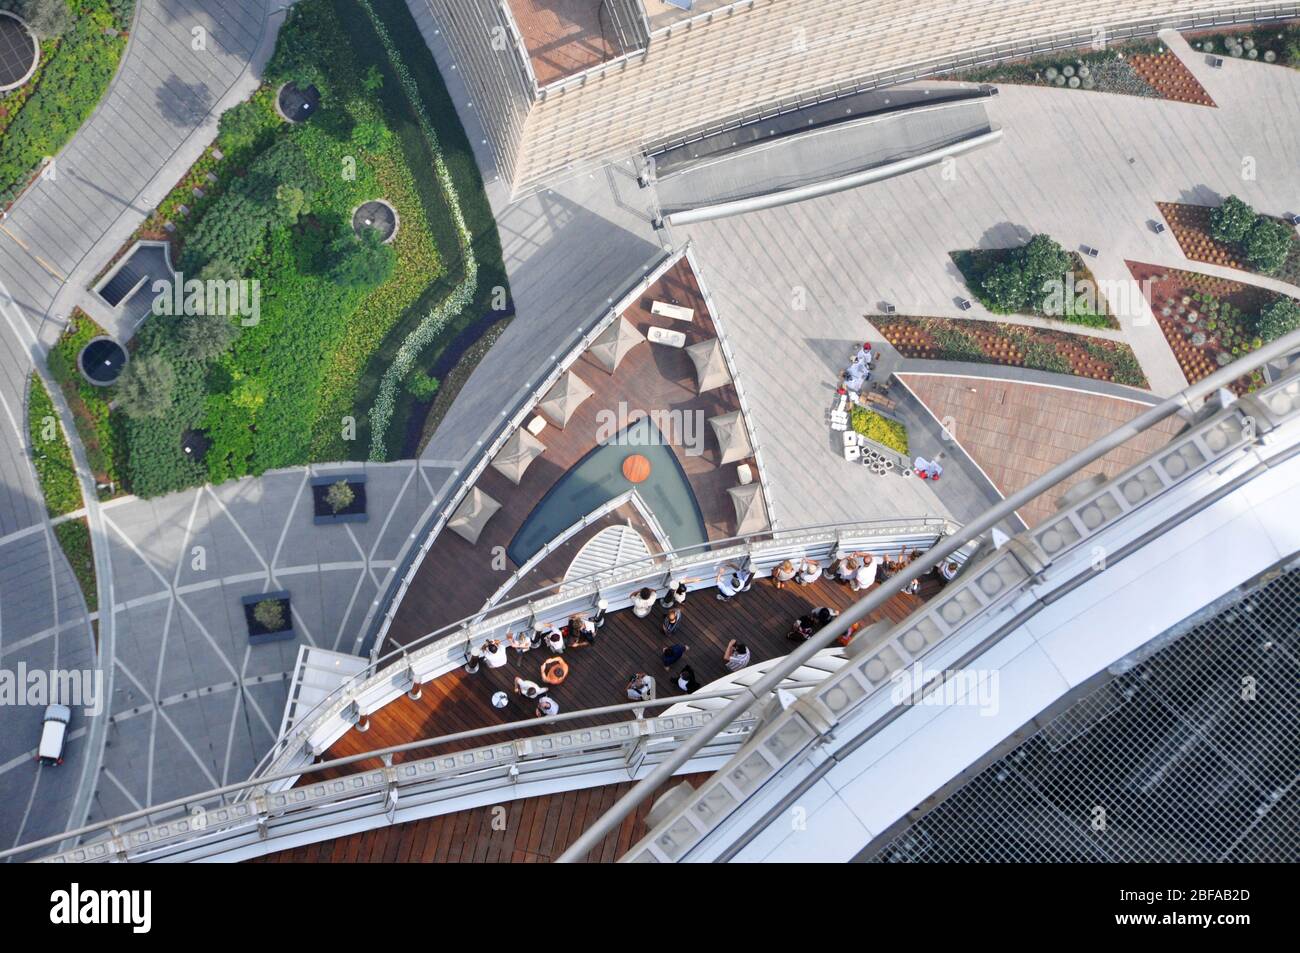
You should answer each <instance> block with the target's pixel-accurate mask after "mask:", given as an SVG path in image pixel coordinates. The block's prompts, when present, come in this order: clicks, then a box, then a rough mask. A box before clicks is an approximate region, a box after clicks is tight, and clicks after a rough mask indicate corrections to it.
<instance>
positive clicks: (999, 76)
mask: <svg viewBox="0 0 1300 953" xmlns="http://www.w3.org/2000/svg"><path fill="white" fill-rule="evenodd" d="M951 78H952V79H956V80H961V81H964V82H969V83H1015V84H1019V85H1025V86H1049V87H1057V88H1060V89H1079V90H1096V91H1098V92H1103V93H1119V94H1121V95H1125V96H1145V97H1148V98H1152V99H1170V100H1175V101H1177V102H1184V103H1196V104H1198V105H1202V106H1213V105H1214V100H1212V99H1211V98H1210V96H1209V94H1208V93H1207V92H1206V91H1205V87H1203V86H1202V85H1201V84H1200V83H1198V82H1197V81H1196V77H1194V76H1193V75H1192V74H1191V71H1189V70H1188V69H1187V67H1186V66H1184V65H1183V63H1182V61H1181V60H1180V59H1179V58H1178V57H1177V56H1175V55H1174V54H1173V53H1171V52H1169V50H1168V49H1167V48H1166V47H1165V45H1164V44H1163V43H1160V42H1158V41H1154V40H1132V41H1128V42H1125V43H1122V44H1115V45H1113V46H1110V47H1108V48H1106V49H1104V50H1075V51H1072V52H1069V53H1057V54H1048V55H1044V56H1035V57H1033V58H1031V59H1025V60H1018V61H1015V62H1010V63H997V64H995V65H993V66H983V67H977V68H975V69H970V70H963V71H961V72H960V73H956V74H953V76H952V77H951Z"/></svg>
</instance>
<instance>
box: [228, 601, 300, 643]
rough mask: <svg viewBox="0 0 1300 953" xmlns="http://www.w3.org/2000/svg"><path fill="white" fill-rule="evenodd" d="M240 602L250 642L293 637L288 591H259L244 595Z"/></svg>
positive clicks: (273, 640) (275, 640) (282, 639)
mask: <svg viewBox="0 0 1300 953" xmlns="http://www.w3.org/2000/svg"><path fill="white" fill-rule="evenodd" d="M240 602H242V603H243V606H244V622H245V623H246V624H247V625H248V641H249V643H250V644H252V645H260V644H262V643H263V642H280V641H284V640H288V639H292V638H293V637H294V633H293V612H292V609H291V606H290V604H289V593H288V592H284V591H281V592H259V593H255V594H254V595H251V596H244V597H243V599H241V600H240Z"/></svg>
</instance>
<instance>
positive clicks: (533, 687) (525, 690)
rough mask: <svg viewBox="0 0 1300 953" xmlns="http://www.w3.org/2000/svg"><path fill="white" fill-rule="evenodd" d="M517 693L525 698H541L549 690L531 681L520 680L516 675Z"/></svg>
mask: <svg viewBox="0 0 1300 953" xmlns="http://www.w3.org/2000/svg"><path fill="white" fill-rule="evenodd" d="M515 691H517V692H518V693H519V694H520V695H523V696H524V697H525V698H541V697H542V696H543V695H545V694H546V691H547V690H546V689H545V688H543V687H542V686H541V685H538V684H537V683H536V682H534V681H532V680H530V679H527V678H520V677H519V676H518V675H516V676H515Z"/></svg>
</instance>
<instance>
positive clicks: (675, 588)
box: [627, 563, 754, 701]
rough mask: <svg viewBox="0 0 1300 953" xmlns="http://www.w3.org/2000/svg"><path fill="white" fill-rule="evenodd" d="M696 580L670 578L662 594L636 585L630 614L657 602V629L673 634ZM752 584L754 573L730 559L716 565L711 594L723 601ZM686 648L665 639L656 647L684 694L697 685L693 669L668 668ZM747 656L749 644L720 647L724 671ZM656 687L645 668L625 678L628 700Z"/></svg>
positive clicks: (645, 612) (651, 694) (643, 612)
mask: <svg viewBox="0 0 1300 953" xmlns="http://www.w3.org/2000/svg"><path fill="white" fill-rule="evenodd" d="M699 581H700V580H699V579H682V578H673V579H671V580H670V581H669V583H668V587H667V590H666V591H665V592H664V594H663V595H662V596H660V595H659V594H658V593H657V592H656V591H655V590H654V589H651V588H650V587H649V586H646V587H643V588H641V589H637V590H636V591H635V592H633V593H632V594H631V596H630V599H631V601H632V614H633V615H635V616H636V617H637V618H638V619H644V618H646V617H647V616H649V615H650V613H651V612H652V611H653V610H654V608H655V606H656V605H657V606H658V607H659V608H660V609H661V610H662V611H663V615H662V617H661V619H660V621H659V628H660V631H661V632H662V633H663V634H664V635H665V636H667V637H669V638H671V637H673V636H676V635H678V634H679V633H680V632H681V630H682V623H683V620H684V618H685V616H684V612H683V610H684V607H685V604H686V597H687V596H688V595H689V594H690V591H691V590H690V584H691V583H692V582H699ZM753 584H754V574H753V573H752V572H749V571H748V570H744V569H741V568H740V567H739V566H736V565H733V564H731V563H725V564H723V565H722V566H719V567H718V571H717V573H716V575H715V579H714V585H715V587H716V589H717V592H716V593H715V595H716V597H717V598H718V599H719V600H720V601H722V602H726V601H727V600H729V599H732V598H734V597H735V596H737V595H738V594H740V593H742V592H748V591H749V589H750V587H751V586H752V585H753ZM689 651H690V646H689V645H686V644H685V643H683V642H669V643H668V644H666V645H664V646H663V648H662V649H661V651H660V658H661V660H662V661H663V665H664V669H665V670H667V671H668V672H669V677H670V678H671V679H672V680H673V682H674V684H676V686H677V690H678V691H680V692H684V693H686V694H690V693H691V692H694V691H697V690H698V689H699V687H700V681H699V679H698V678H697V677H696V675H695V669H693V668H692V667H691V666H690V665H683V666H682V668H681V669H680V670H679V671H678V672H677V674H676V675H672V674H671V672H672V669H673V667H674V666H676V665H677V664H678V663H679V662H681V661H682V660H683V659H684V658H685V657H686V653H687V652H689ZM751 657H752V656H751V654H750V650H749V647H748V646H747V645H745V643H743V642H738V641H737V640H735V639H732V640H731V641H730V642H728V643H727V647H726V649H724V650H723V653H722V664H723V665H724V666H725V667H726V669H727V670H728V671H730V672H735V671H738V670H739V669H742V668H744V667H745V666H746V665H748V664H749V662H750V659H751ZM656 691H657V689H656V682H655V679H654V676H652V675H650V674H648V673H646V672H634V673H633V674H632V677H631V678H629V679H628V680H627V697H628V700H629V701H650V700H651V699H653V698H655V696H656Z"/></svg>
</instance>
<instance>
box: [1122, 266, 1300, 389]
mask: <svg viewBox="0 0 1300 953" xmlns="http://www.w3.org/2000/svg"><path fill="white" fill-rule="evenodd" d="M1127 264H1128V267H1129V271H1130V272H1131V273H1132V275H1133V278H1134V280H1135V281H1137V282H1138V284H1139V285H1140V286H1141V288H1142V290H1143V293H1144V294H1145V295H1146V297H1147V302H1148V303H1149V304H1150V305H1151V310H1152V311H1153V312H1154V313H1155V316H1156V321H1157V322H1158V323H1159V325H1160V330H1161V331H1163V332H1164V335H1165V340H1167V341H1168V342H1169V347H1170V349H1171V350H1172V351H1173V352H1174V357H1175V358H1176V359H1177V360H1178V366H1179V368H1181V369H1182V372H1183V376H1185V377H1186V378H1187V380H1188V381H1189V382H1191V383H1195V382H1196V381H1199V380H1200V379H1201V378H1203V377H1207V376H1208V375H1210V374H1211V373H1213V372H1214V371H1217V370H1218V369H1219V368H1220V367H1223V366H1224V365H1226V364H1229V363H1231V362H1232V361H1234V360H1236V359H1237V358H1238V357H1240V356H1241V355H1243V354H1249V353H1250V352H1251V351H1253V350H1255V349H1256V348H1258V347H1260V345H1261V344H1262V343H1263V342H1262V340H1261V339H1260V338H1259V337H1258V335H1257V330H1256V324H1257V319H1258V315H1259V312H1260V311H1261V310H1263V309H1264V308H1265V307H1266V306H1268V305H1270V304H1272V303H1273V302H1274V301H1277V300H1278V299H1279V298H1282V297H1284V296H1283V295H1279V294H1277V293H1276V292H1273V291H1269V290H1268V289H1266V288H1258V287H1256V286H1254V285H1248V284H1245V283H1243V282H1240V281H1232V280H1230V279H1227V278H1216V277H1213V276H1211V275H1202V274H1198V273H1196V272H1192V271H1180V270H1178V269H1174V268H1159V267H1156V266H1155V265H1147V264H1142V263H1141V262H1133V261H1130V262H1128V263H1127ZM1263 382H1264V377H1263V374H1262V373H1261V372H1259V371H1255V372H1254V373H1252V374H1250V375H1248V376H1246V377H1242V378H1240V379H1238V380H1237V381H1234V382H1233V384H1232V385H1231V389H1232V390H1233V391H1234V392H1235V393H1237V394H1245V393H1249V392H1250V391H1252V390H1254V389H1255V388H1256V387H1258V386H1260V385H1261V384H1263Z"/></svg>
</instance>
